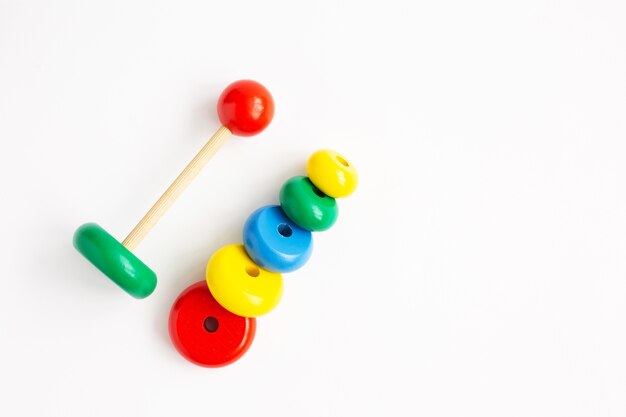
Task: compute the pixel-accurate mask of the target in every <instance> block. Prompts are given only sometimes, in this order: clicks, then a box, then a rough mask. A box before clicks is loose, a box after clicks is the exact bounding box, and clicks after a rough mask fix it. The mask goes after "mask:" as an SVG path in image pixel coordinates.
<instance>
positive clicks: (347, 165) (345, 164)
mask: <svg viewBox="0 0 626 417" xmlns="http://www.w3.org/2000/svg"><path fill="white" fill-rule="evenodd" d="M336 158H337V161H339V163H340V164H341V165H343V166H344V167H349V166H350V164H349V163H348V161H346V160H345V159H343V158H342V157H341V156H339V155H337V156H336Z"/></svg>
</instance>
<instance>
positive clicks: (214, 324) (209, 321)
mask: <svg viewBox="0 0 626 417" xmlns="http://www.w3.org/2000/svg"><path fill="white" fill-rule="evenodd" d="M218 327H220V323H219V322H218V321H217V319H216V318H215V317H211V316H209V317H207V318H206V319H204V330H206V331H207V332H209V333H213V332H215V331H217V328H218Z"/></svg>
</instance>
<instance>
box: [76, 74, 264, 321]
mask: <svg viewBox="0 0 626 417" xmlns="http://www.w3.org/2000/svg"><path fill="white" fill-rule="evenodd" d="M217 113H218V116H219V119H220V122H221V123H222V126H221V127H220V128H219V129H218V130H217V132H215V134H214V135H213V136H212V137H211V138H210V139H209V141H208V142H207V143H206V145H204V147H203V148H202V149H201V150H200V152H198V154H197V155H196V156H195V157H194V158H193V159H192V160H191V162H190V163H189V164H188V165H187V167H185V169H184V170H183V172H181V174H180V175H179V176H178V177H177V178H176V179H175V180H174V182H173V183H172V184H171V185H170V186H169V188H168V189H167V190H166V191H165V193H164V194H163V195H162V196H161V197H160V198H159V199H158V200H157V202H156V203H155V204H154V205H153V206H152V208H151V209H150V210H149V211H148V213H146V215H145V216H144V217H143V218H142V219H141V221H139V223H138V224H137V225H136V226H135V228H134V229H133V230H132V231H131V232H130V233H129V234H128V236H127V237H126V239H124V241H123V242H122V243H119V242H118V241H117V240H116V239H115V238H113V237H112V236H111V235H110V234H109V233H107V232H106V231H105V230H104V229H103V228H101V227H100V226H98V225H97V224H95V223H87V224H84V225H82V226H80V227H79V228H78V229H77V230H76V233H75V234H74V246H75V247H76V249H77V250H78V251H79V252H80V253H81V254H82V255H83V256H84V257H85V258H87V260H89V262H91V263H92V264H93V265H95V266H96V267H97V268H98V269H99V270H100V271H102V272H103V273H104V274H105V275H106V276H107V277H109V278H110V279H111V280H112V281H113V282H115V283H116V284H117V285H119V286H120V287H121V288H122V289H123V290H124V291H126V292H127V293H128V294H130V295H132V296H133V297H136V298H145V297H147V296H149V295H150V294H152V292H153V291H154V289H155V287H156V283H157V278H156V274H155V273H154V272H153V271H152V270H151V269H150V268H148V266H146V264H144V263H143V262H142V261H141V260H139V258H137V257H136V256H135V255H134V254H133V253H132V252H131V251H132V250H133V249H134V248H135V247H136V246H137V245H138V244H139V242H141V240H142V239H143V238H144V237H145V236H146V234H147V233H148V232H149V231H150V229H152V227H153V226H154V225H155V224H156V223H157V222H158V221H159V219H160V218H161V216H163V214H164V213H165V212H166V211H167V209H168V208H170V206H171V205H172V204H173V203H174V201H175V200H176V198H178V196H179V195H180V194H181V193H182V192H183V190H184V189H185V188H186V187H187V186H188V185H189V184H190V183H191V181H192V180H193V179H194V178H195V177H196V176H197V175H198V173H199V172H200V170H201V169H202V168H203V167H204V166H205V165H206V163H207V162H208V161H209V159H210V158H211V157H212V156H213V155H214V154H215V153H216V152H217V151H218V150H219V148H220V147H221V146H222V145H223V144H224V143H225V142H226V140H227V139H228V138H229V137H230V136H231V134H234V135H237V136H252V135H256V134H257V133H260V132H261V131H262V130H264V129H265V128H266V127H267V125H269V123H270V122H271V121H272V118H273V116H274V100H273V99H272V96H271V94H270V93H269V91H268V90H267V89H266V88H265V87H263V86H262V85H261V84H259V83H258V82H256V81H251V80H241V81H236V82H234V83H232V84H230V85H229V86H228V87H226V89H225V90H224V91H223V92H222V94H221V95H220V97H219V100H218V104H217ZM216 315H217V313H216Z"/></svg>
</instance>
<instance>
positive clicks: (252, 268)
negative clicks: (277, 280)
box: [246, 265, 261, 278]
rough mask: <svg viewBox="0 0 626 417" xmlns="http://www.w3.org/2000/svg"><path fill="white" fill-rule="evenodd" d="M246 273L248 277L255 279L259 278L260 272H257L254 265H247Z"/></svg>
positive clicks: (257, 268)
mask: <svg viewBox="0 0 626 417" xmlns="http://www.w3.org/2000/svg"><path fill="white" fill-rule="evenodd" d="M246 273H247V274H248V275H250V276H251V277H254V278H256V277H258V276H259V274H260V273H261V271H260V270H259V267H258V266H256V265H248V266H246Z"/></svg>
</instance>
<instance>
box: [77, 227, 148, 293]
mask: <svg viewBox="0 0 626 417" xmlns="http://www.w3.org/2000/svg"><path fill="white" fill-rule="evenodd" d="M74 247H75V248H76V250H78V251H79V252H80V253H81V254H82V255H83V256H84V257H85V258H87V260H88V261H89V262H91V263H92V264H93V265H94V266H95V267H96V268H98V269H99V270H100V271H102V273H104V275H106V276H107V277H109V278H110V279H111V281H113V282H115V283H116V284H117V285H119V286H120V287H121V288H122V289H123V290H124V291H126V292H127V293H128V294H130V295H132V296H133V297H135V298H145V297H147V296H149V295H150V294H152V291H154V289H155V288H156V283H157V278H156V274H155V273H154V272H153V271H152V270H151V269H150V268H148V267H147V266H146V264H144V263H143V262H141V261H140V260H139V258H137V257H136V256H135V255H133V253H132V252H131V251H129V250H128V249H126V248H125V247H124V246H122V244H121V243H119V242H118V241H117V240H115V238H114V237H113V236H111V235H110V234H109V233H107V232H106V230H104V229H103V228H101V227H100V226H98V225H97V224H95V223H86V224H83V225H82V226H80V227H79V228H78V229H76V233H74Z"/></svg>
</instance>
